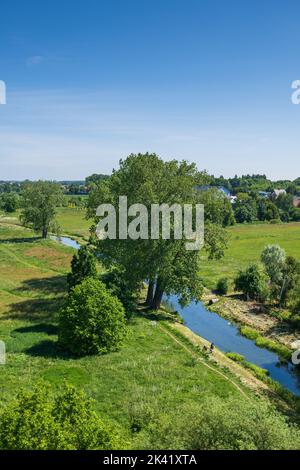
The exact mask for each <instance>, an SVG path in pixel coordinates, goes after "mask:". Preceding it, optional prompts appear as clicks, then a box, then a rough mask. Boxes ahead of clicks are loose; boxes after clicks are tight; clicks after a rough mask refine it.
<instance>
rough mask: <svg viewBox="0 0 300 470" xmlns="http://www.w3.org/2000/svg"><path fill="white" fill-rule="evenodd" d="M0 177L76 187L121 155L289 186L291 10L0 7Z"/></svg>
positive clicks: (204, 1) (280, 6)
mask: <svg viewBox="0 0 300 470" xmlns="http://www.w3.org/2000/svg"><path fill="white" fill-rule="evenodd" d="M0 15H1V26H0V80H4V81H5V82H6V85H7V104H6V105H5V106H2V105H1V106H0V180H1V179H24V178H31V179H34V178H35V179H36V178H43V179H48V178H49V179H82V178H84V177H85V176H87V175H88V174H91V173H94V172H99V173H108V172H110V171H111V170H112V168H113V167H116V166H117V164H118V160H119V159H120V158H124V157H125V156H126V155H128V154H129V153H131V152H145V151H149V152H156V153H158V154H159V155H161V156H162V157H163V158H165V159H170V158H177V159H187V160H190V161H195V162H196V163H197V164H198V167H199V168H200V169H207V170H208V171H209V172H210V173H214V174H217V175H220V174H223V175H224V176H231V175H234V174H236V173H237V174H245V173H266V174H267V175H268V176H269V177H272V178H276V179H279V178H290V179H294V178H296V177H298V176H300V164H299V161H300V159H299V153H300V150H299V135H300V132H299V126H300V105H299V106H296V105H293V104H292V102H291V94H292V90H291V83H292V82H293V81H294V80H296V79H300V60H299V56H300V49H299V44H300V19H299V18H300V3H299V1H298V0H293V1H291V0H287V1H284V2H283V1H280V0H278V1H277V0H260V1H256V0H251V1H250V0H248V1H246V0H245V1H236V0H226V1H225V0H151V1H150V0H126V1H124V0H123V1H121V0H97V1H96V0H86V1H84V2H83V1H81V0H77V1H68V0H60V1H58V0H52V1H51V2H50V1H48V2H41V1H37V0H27V1H26V2H24V0H20V1H17V0H1V4H0Z"/></svg>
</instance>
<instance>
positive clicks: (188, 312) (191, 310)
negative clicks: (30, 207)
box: [53, 237, 300, 396]
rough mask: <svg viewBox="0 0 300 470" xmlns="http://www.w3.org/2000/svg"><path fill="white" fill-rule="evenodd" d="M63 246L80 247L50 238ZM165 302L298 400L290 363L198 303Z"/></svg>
mask: <svg viewBox="0 0 300 470" xmlns="http://www.w3.org/2000/svg"><path fill="white" fill-rule="evenodd" d="M53 239H55V240H57V241H59V242H60V243H62V244H63V245H66V246H70V247H72V248H75V249H79V248H80V244H79V243H78V242H76V241H75V240H72V239H71V238H68V237H60V238H57V237H53ZM167 302H168V304H169V305H170V306H172V307H173V308H174V309H175V310H177V311H178V313H179V314H180V315H181V317H182V318H183V320H184V323H185V325H186V326H187V327H188V328H189V329H190V330H192V331H193V332H194V333H196V334H198V335H199V336H201V337H202V338H205V339H206V340H208V341H210V342H213V343H214V344H215V345H216V346H217V347H218V348H219V349H220V350H221V351H223V352H235V353H238V354H241V355H242V356H244V357H245V359H246V361H249V362H252V363H253V364H256V365H257V366H259V367H262V368H263V369H266V370H267V371H268V372H269V376H270V377H271V378H272V379H274V380H276V381H277V382H279V383H280V384H281V385H283V386H284V387H285V388H287V389H288V390H290V392H292V393H294V394H295V395H298V396H300V372H299V371H298V370H297V369H296V368H295V366H294V365H293V364H292V363H290V362H289V363H283V362H282V361H280V358H279V357H278V355H277V354H276V353H274V352H271V351H269V350H268V349H265V348H259V347H258V346H256V344H255V342H254V341H252V340H250V339H247V338H245V337H244V336H242V335H241V334H240V333H239V329H238V327H237V326H236V325H234V324H232V323H229V322H228V321H227V320H224V318H222V317H220V315H218V314H217V313H213V312H211V311H209V310H207V309H206V308H205V306H204V305H203V303H202V302H198V303H196V302H191V303H190V304H189V305H188V306H187V307H183V308H182V307H181V306H180V304H179V302H178V298H177V297H176V296H170V297H168V299H167Z"/></svg>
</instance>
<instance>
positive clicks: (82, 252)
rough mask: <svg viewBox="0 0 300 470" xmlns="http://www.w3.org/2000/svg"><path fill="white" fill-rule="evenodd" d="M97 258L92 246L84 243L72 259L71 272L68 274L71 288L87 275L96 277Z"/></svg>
mask: <svg viewBox="0 0 300 470" xmlns="http://www.w3.org/2000/svg"><path fill="white" fill-rule="evenodd" d="M96 276H97V267H96V258H95V255H94V254H93V253H92V251H91V250H90V248H89V247H88V246H86V245H83V246H81V247H80V248H79V250H78V252H77V253H75V255H74V256H73V259H72V261H71V272H70V273H69V274H68V285H69V289H71V288H72V287H74V286H76V285H77V284H80V283H81V282H82V281H83V280H84V279H86V278H87V277H96Z"/></svg>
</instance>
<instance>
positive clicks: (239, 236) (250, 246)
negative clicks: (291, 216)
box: [200, 223, 300, 289]
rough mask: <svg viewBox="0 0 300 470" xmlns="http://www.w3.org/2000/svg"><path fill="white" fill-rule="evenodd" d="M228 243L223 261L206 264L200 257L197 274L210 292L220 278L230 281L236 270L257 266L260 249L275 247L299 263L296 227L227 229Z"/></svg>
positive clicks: (299, 238) (298, 230) (299, 239)
mask: <svg viewBox="0 0 300 470" xmlns="http://www.w3.org/2000/svg"><path fill="white" fill-rule="evenodd" d="M228 232H229V235H230V239H229V244H228V249H227V250H226V252H225V256H224V258H222V259H221V260H218V261H210V260H207V257H206V256H205V255H204V254H203V256H202V268H201V271H200V272H201V274H202V277H203V279H204V282H205V284H206V286H207V287H209V288H211V289H214V288H215V287H216V285H217V281H218V280H219V279H220V278H223V277H228V278H229V279H230V280H233V279H234V277H235V276H236V274H237V273H238V271H239V270H240V269H243V268H245V267H246V266H247V265H248V264H249V263H253V262H258V261H259V259H260V254H261V252H262V250H263V248H264V247H265V246H266V245H268V244H279V245H280V246H281V247H282V248H284V249H285V250H286V252H287V254H288V255H290V256H294V257H296V258H297V259H299V260H300V223H289V224H277V225H272V224H259V225H235V226H233V227H231V228H230V229H228Z"/></svg>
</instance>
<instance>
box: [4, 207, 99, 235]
mask: <svg viewBox="0 0 300 470" xmlns="http://www.w3.org/2000/svg"><path fill="white" fill-rule="evenodd" d="M19 217H20V211H19V210H18V211H16V212H13V213H10V214H5V213H4V212H3V211H2V212H1V211H0V223H1V224H2V225H4V224H8V225H11V224H14V225H20V220H19ZM57 222H58V224H59V226H60V229H61V232H62V234H67V235H70V236H71V237H76V238H78V237H79V238H82V237H83V238H88V237H89V234H90V233H89V228H90V226H91V225H92V221H91V220H86V218H85V210H84V209H76V208H71V207H58V208H57Z"/></svg>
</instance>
